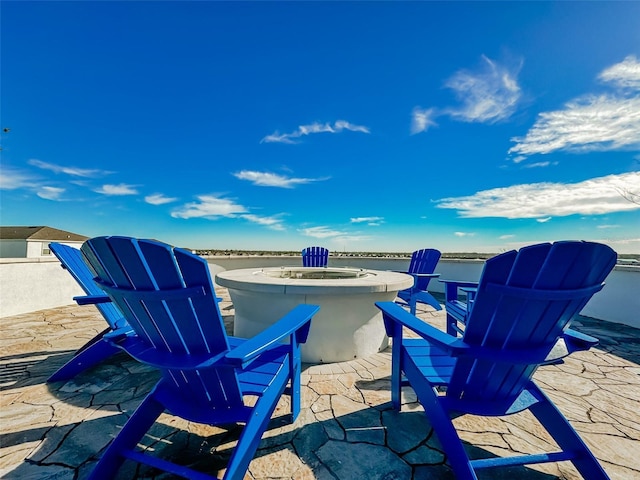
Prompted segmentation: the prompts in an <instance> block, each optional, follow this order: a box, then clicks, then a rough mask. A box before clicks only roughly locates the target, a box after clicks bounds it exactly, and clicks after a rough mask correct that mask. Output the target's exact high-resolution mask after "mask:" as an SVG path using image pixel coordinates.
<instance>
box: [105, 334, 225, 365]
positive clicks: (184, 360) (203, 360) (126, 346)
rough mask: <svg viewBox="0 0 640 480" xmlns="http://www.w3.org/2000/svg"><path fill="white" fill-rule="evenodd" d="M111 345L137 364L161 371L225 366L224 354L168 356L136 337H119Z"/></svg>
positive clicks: (173, 354)
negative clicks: (130, 357) (133, 359)
mask: <svg viewBox="0 0 640 480" xmlns="http://www.w3.org/2000/svg"><path fill="white" fill-rule="evenodd" d="M111 343H113V344H114V345H115V346H117V347H119V348H121V349H123V350H124V351H126V352H127V353H128V354H129V355H131V356H132V357H133V358H135V359H136V360H138V361H139V362H142V363H144V364H147V365H151V366H152V367H155V368H159V369H162V370H167V369H170V370H199V369H204V368H209V367H212V366H214V365H216V364H221V363H223V364H226V362H224V357H225V353H226V352H222V353H219V354H217V355H213V356H212V355H211V354H210V353H201V354H197V355H186V354H182V355H181V354H176V353H171V354H168V353H163V352H158V351H157V350H156V349H154V348H153V347H151V346H150V345H149V344H148V343H147V342H146V341H144V340H142V339H141V338H140V337H138V336H136V335H128V336H125V337H121V338H120V339H119V340H117V341H112V342H111Z"/></svg>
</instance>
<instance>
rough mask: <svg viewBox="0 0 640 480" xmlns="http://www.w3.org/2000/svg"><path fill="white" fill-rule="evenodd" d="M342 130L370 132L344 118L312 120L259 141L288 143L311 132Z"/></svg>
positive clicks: (366, 128) (336, 131) (292, 142)
mask: <svg viewBox="0 0 640 480" xmlns="http://www.w3.org/2000/svg"><path fill="white" fill-rule="evenodd" d="M344 130H348V131H351V132H361V133H370V131H369V128H368V127H365V126H363V125H355V124H353V123H350V122H347V121H346V120H336V121H335V122H333V125H331V123H318V122H314V123H312V124H309V125H300V126H299V127H298V129H297V130H295V131H294V132H291V133H279V132H274V133H272V134H271V135H267V136H266V137H264V138H263V139H262V140H260V143H288V144H294V143H298V141H297V139H298V138H300V137H302V136H306V135H310V134H312V133H340V132H343V131H344Z"/></svg>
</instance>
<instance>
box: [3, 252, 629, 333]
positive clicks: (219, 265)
mask: <svg viewBox="0 0 640 480" xmlns="http://www.w3.org/2000/svg"><path fill="white" fill-rule="evenodd" d="M207 260H208V262H209V266H210V268H211V276H212V277H214V276H215V274H216V273H218V272H219V271H222V270H233V269H237V268H251V267H256V268H259V267H274V266H281V265H300V264H301V261H300V257H299V256H298V257H249V256H239V257H231V256H228V257H227V256H225V257H209V258H208V259H207ZM329 265H330V266H351V267H358V268H370V269H373V270H406V268H407V267H408V266H409V259H395V258H368V257H330V259H329ZM482 267H483V262H482V261H479V260H478V261H474V260H441V261H440V263H439V264H438V267H437V268H436V272H438V273H440V275H441V277H440V278H443V279H449V280H470V281H475V280H478V279H479V278H480V274H481V272H482ZM429 290H431V291H433V292H440V293H442V292H444V289H443V285H442V283H440V282H438V281H435V280H432V281H431V283H430V284H429ZM76 295H82V290H81V289H80V287H79V286H78V285H77V284H76V282H75V281H74V280H73V278H72V277H71V275H69V273H67V272H66V271H65V270H63V269H62V268H61V267H60V263H59V262H58V260H57V259H56V258H55V257H40V258H31V259H25V258H22V259H0V317H5V316H10V315H17V314H19V313H26V312H32V311H36V310H42V309H45V308H54V307H58V306H62V305H69V304H72V303H73V300H72V298H73V297H74V296H76ZM581 313H582V314H583V315H587V316H589V317H594V318H600V319H605V320H608V321H611V322H617V323H623V324H626V325H632V326H635V327H637V328H640V268H639V267H629V266H617V267H616V268H615V269H614V271H613V272H611V274H610V275H609V277H607V280H606V285H605V287H604V289H603V290H602V291H601V292H599V293H597V294H596V295H594V297H593V298H592V299H591V301H590V302H589V303H588V304H587V306H586V307H585V308H584V309H583V310H582V312H581Z"/></svg>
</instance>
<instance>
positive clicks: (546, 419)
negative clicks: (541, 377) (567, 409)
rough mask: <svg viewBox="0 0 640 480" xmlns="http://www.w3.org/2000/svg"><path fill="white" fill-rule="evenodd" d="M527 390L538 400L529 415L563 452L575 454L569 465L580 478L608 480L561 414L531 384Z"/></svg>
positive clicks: (600, 466) (535, 386)
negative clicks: (573, 467)
mask: <svg viewBox="0 0 640 480" xmlns="http://www.w3.org/2000/svg"><path fill="white" fill-rule="evenodd" d="M529 389H530V390H531V391H532V392H533V393H534V394H535V395H536V397H537V398H539V399H540V401H539V402H537V403H535V404H534V405H532V406H531V407H529V409H530V410H531V413H533V415H534V416H535V417H536V418H537V419H538V421H539V422H540V423H541V424H542V426H543V427H544V428H545V429H546V430H547V431H548V432H549V434H550V435H551V436H552V437H553V439H554V440H555V441H556V443H557V444H558V445H559V446H560V448H561V449H562V450H563V451H565V452H575V454H576V458H574V459H572V460H571V463H573V465H574V466H575V467H576V469H577V470H578V471H579V472H580V474H581V475H582V477H583V478H584V479H585V480H603V479H608V478H609V476H608V475H607V473H606V472H605V471H604V469H603V468H602V465H600V463H599V462H598V460H597V459H596V458H595V457H594V456H593V453H591V450H590V449H589V447H588V446H587V445H586V444H585V443H584V441H583V440H582V438H580V436H579V435H578V433H577V432H576V431H575V430H574V428H573V427H572V426H571V424H570V423H569V421H568V420H567V419H566V417H565V416H564V415H563V414H562V412H560V411H559V410H558V409H557V407H556V406H555V405H554V404H553V402H552V401H551V400H549V398H548V397H547V396H546V395H545V394H544V393H543V392H542V390H540V389H539V388H538V386H537V385H535V384H534V383H533V382H532V383H531V384H530V386H529Z"/></svg>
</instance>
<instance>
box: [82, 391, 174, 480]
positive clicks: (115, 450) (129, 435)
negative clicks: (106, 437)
mask: <svg viewBox="0 0 640 480" xmlns="http://www.w3.org/2000/svg"><path fill="white" fill-rule="evenodd" d="M157 388H158V385H156V386H155V387H154V388H153V390H151V393H149V394H148V395H147V396H146V397H145V399H144V400H143V401H142V403H141V404H140V405H139V406H138V408H137V409H136V411H135V412H134V413H133V415H132V416H131V418H129V420H127V423H125V425H124V427H123V428H122V430H121V431H120V433H118V435H117V436H116V438H115V439H114V440H113V441H112V442H111V444H110V445H109V446H108V447H107V449H106V450H105V452H104V454H103V455H102V457H101V458H100V461H99V462H98V464H97V465H96V466H95V468H94V469H93V471H92V472H91V475H90V476H89V480H110V479H113V478H116V474H117V472H118V469H119V468H120V467H121V466H122V464H123V463H124V461H125V457H124V456H123V452H125V451H127V450H132V449H133V448H135V446H136V445H137V444H138V442H139V441H140V439H141V438H142V437H144V435H145V433H147V431H149V429H150V428H151V426H152V425H153V424H154V423H155V421H156V419H157V418H158V417H159V416H160V414H162V412H164V410H165V408H164V405H162V404H161V403H160V402H158V401H157V400H156V399H155V397H154V395H155V392H156V389H157Z"/></svg>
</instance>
